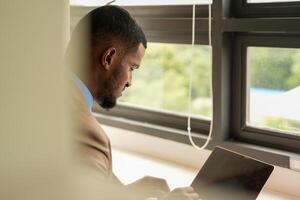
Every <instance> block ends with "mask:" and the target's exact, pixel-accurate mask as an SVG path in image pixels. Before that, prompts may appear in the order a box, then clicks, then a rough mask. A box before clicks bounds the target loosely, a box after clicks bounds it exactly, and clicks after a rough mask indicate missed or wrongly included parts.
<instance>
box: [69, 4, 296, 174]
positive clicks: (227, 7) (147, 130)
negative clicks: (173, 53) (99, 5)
mask: <svg viewBox="0 0 300 200" xmlns="http://www.w3.org/2000/svg"><path fill="white" fill-rule="evenodd" d="M245 2H246V1H245V0H241V1H236V0H218V1H214V2H213V4H212V14H213V19H212V31H213V32H212V46H213V49H212V58H213V60H212V79H213V96H214V98H213V113H212V116H213V119H214V124H213V130H212V140H211V141H210V143H209V145H208V147H207V148H208V149H213V148H214V146H216V145H220V146H223V147H225V148H229V149H232V150H235V151H238V152H240V153H243V154H246V155H248V156H251V157H254V158H257V159H260V160H263V161H265V162H269V163H272V164H275V165H278V166H282V167H287V168H288V167H289V158H290V156H293V154H294V153H296V154H297V153H299V152H300V150H299V148H298V147H300V145H299V142H298V140H299V139H300V137H296V138H290V137H289V138H287V139H286V137H282V135H278V133H275V132H273V131H271V133H269V132H267V133H266V132H265V131H261V130H260V129H255V128H254V129H253V128H250V127H247V128H246V129H245V127H244V126H243V123H242V122H243V115H244V114H245V110H244V111H243V109H244V107H243V101H244V100H245V97H244V96H243V95H245V94H244V93H243V87H244V86H245V83H243V81H242V80H245V79H244V78H243V76H244V75H245V74H244V75H243V73H244V71H243V70H244V69H243V66H245V65H243V62H244V61H245V60H244V61H242V59H245V57H246V54H245V50H243V48H245V44H248V45H249V44H251V45H255V44H256V45H273V46H274V45H276V43H277V42H278V41H281V40H282V43H281V44H284V45H286V46H287V47H291V46H293V45H295V44H294V43H292V42H291V41H290V40H289V39H286V38H289V37H295V38H296V37H299V38H300V26H298V25H299V19H298V16H300V14H299V11H300V9H299V11H297V10H295V9H294V8H292V6H294V5H296V6H297V8H298V7H300V2H299V3H298V2H296V4H295V2H292V3H288V4H286V3H268V4H267V5H264V4H261V3H260V4H256V5H254V4H253V5H249V4H245ZM282 4H284V5H282ZM258 5H260V6H262V5H263V6H266V7H264V8H261V9H260V8H257V6H258ZM274 6H275V7H276V8H275V10H274V11H271V12H268V10H266V9H269V8H270V7H274ZM290 8H291V9H290ZM92 9H93V7H85V8H82V7H71V16H72V17H74V18H77V19H78V18H79V17H80V16H83V15H84V14H86V13H87V12H88V11H89V10H92ZM125 9H127V10H128V11H129V12H130V13H131V14H132V15H133V16H134V18H135V19H136V20H137V21H138V23H139V24H140V25H141V26H142V28H143V29H144V31H145V34H146V36H147V39H148V41H150V42H164V43H178V44H181V43H182V44H190V43H191V34H190V33H191V20H192V18H191V16H192V6H146V7H145V6H133V7H125ZM168 20H170V21H171V22H172V23H171V25H170V26H167V25H169V23H168V24H166V22H168ZM74 24H75V23H74V22H73V23H72V21H71V29H72V27H74ZM182 30H183V31H182ZM266 38H269V39H266ZM278 38H279V40H277V39H278ZM195 39H196V40H195V43H196V44H201V45H207V44H208V6H207V5H205V6H204V5H197V6H196V38H195ZM248 41H249V43H247V42H248ZM245 42H246V43H245ZM297 47H299V46H298V42H297ZM242 84H244V85H242ZM245 91H246V90H245ZM244 103H245V102H244ZM93 111H94V115H95V117H96V118H97V120H98V121H99V122H100V123H103V124H106V125H110V126H115V127H119V128H124V129H128V130H132V131H136V132H139V133H143V134H148V135H152V136H156V137H161V138H165V139H168V140H172V141H177V142H181V143H185V144H190V142H189V140H188V137H187V133H186V124H187V123H186V120H187V119H185V117H184V116H178V115H177V114H174V113H168V112H162V111H156V110H151V109H143V108H136V107H130V106H125V105H118V106H116V108H114V109H112V110H111V111H109V112H107V111H105V110H103V109H100V108H99V107H97V106H94V108H93ZM245 116H246V115H245ZM245 116H244V117H245ZM244 121H245V120H244ZM191 126H192V131H193V132H192V136H193V137H194V139H195V143H196V144H199V145H202V144H203V143H204V142H205V140H206V138H207V134H208V132H209V127H210V121H207V120H204V119H197V118H192V121H191ZM260 132H262V133H261V134H260V135H261V136H260V137H257V135H258V134H257V133H260ZM270 138H271V139H270ZM294 139H295V140H296V141H293V140H294ZM282 141H283V142H282ZM282 143H283V144H282ZM297 145H298V147H297Z"/></svg>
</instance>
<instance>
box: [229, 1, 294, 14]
mask: <svg viewBox="0 0 300 200" xmlns="http://www.w3.org/2000/svg"><path fill="white" fill-rule="evenodd" d="M233 9H234V15H235V17H240V18H254V17H255V18H256V17H261V18H262V17H300V1H299V2H272V3H247V0H239V1H237V2H236V3H234V4H233Z"/></svg>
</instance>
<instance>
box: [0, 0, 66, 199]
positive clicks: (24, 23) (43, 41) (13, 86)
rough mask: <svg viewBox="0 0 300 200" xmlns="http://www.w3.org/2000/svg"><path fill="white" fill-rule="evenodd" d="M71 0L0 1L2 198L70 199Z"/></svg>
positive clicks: (0, 154)
mask: <svg viewBox="0 0 300 200" xmlns="http://www.w3.org/2000/svg"><path fill="white" fill-rule="evenodd" d="M68 10H69V2H68V1H67V0H61V1H53V0H42V1H39V0H26V1H17V0H6V1H5V0H1V1H0V57H1V58H0V199H3V200H4V199H5V200H14V199H22V200H27V199H28V200H35V199H39V200H40V199H49V200H50V199H51V200H53V199H56V200H57V199H67V198H66V195H65V194H66V193H65V188H66V184H67V179H66V176H67V173H66V172H67V169H68V168H67V165H68V164H69V163H68V162H67V160H68V158H69V156H67V155H68V151H66V150H68V149H69V146H68V145H69V141H70V140H69V138H68V135H67V133H68V132H67V130H68V125H67V123H66V119H67V118H66V114H67V112H65V104H64V98H65V96H64V94H65V89H64V87H63V81H64V68H63V66H62V62H61V61H62V58H63V51H64V47H65V45H66V39H67V37H68V35H67V33H68V30H69V22H68V19H69V11H68Z"/></svg>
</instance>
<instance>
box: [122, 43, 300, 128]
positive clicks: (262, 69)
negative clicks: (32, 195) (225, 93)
mask: <svg viewBox="0 0 300 200" xmlns="http://www.w3.org/2000/svg"><path fill="white" fill-rule="evenodd" d="M211 53H212V52H211V49H210V48H209V47H207V46H195V47H192V46H191V45H179V44H159V43H150V44H149V47H148V48H147V50H146V55H145V58H144V59H143V62H142V66H141V67H140V69H139V70H136V71H135V72H134V75H133V82H132V87H131V88H130V89H129V90H127V91H126V94H125V95H124V96H123V97H122V98H121V102H123V103H129V104H133V105H135V106H142V107H146V108H151V109H160V110H161V109H162V110H165V111H171V112H177V113H183V114H184V113H187V111H188V89H189V73H190V70H191V69H192V70H193V73H192V74H193V87H192V113H193V114H195V115H197V116H200V117H211V106H212V102H211V98H210V97H211V95H210V84H211V66H212V63H211ZM247 56H248V67H249V68H248V70H249V71H248V72H249V74H250V76H249V78H250V87H251V88H265V89H272V90H282V91H287V90H290V89H292V88H295V87H298V86H299V85H300V50H298V49H288V48H265V47H250V48H249V49H248V54H247ZM299 101H300V99H299ZM294 106H295V105H294ZM260 125H263V126H268V127H273V128H279V129H282V130H294V129H296V130H298V131H299V130H300V119H299V121H290V120H287V119H283V118H272V117H267V118H265V119H263V120H262V121H261V122H260Z"/></svg>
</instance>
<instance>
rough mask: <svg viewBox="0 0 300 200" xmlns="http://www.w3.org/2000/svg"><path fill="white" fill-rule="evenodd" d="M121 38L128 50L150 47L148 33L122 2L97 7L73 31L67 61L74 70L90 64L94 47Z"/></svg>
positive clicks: (102, 45)
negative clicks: (119, 4)
mask: <svg viewBox="0 0 300 200" xmlns="http://www.w3.org/2000/svg"><path fill="white" fill-rule="evenodd" d="M114 42H119V43H121V45H123V46H122V47H123V49H124V50H125V51H126V50H128V49H131V48H135V47H138V45H139V44H140V43H142V44H143V46H144V48H145V49H146V48H147V40H146V37H145V34H144V32H143V30H142V29H141V27H140V26H139V25H138V24H137V22H136V21H135V20H134V19H133V18H132V17H131V15H130V14H129V13H128V12H127V11H126V10H125V9H123V8H121V7H119V6H113V5H107V6H102V7H99V8H96V9H94V10H92V11H91V12H89V13H88V14H87V15H86V16H84V17H83V18H82V19H81V20H80V21H79V22H78V24H77V25H76V27H75V28H74V30H73V32H72V36H71V40H70V42H69V45H68V48H67V51H66V65H68V66H69V67H71V68H73V71H78V70H81V69H82V67H85V66H86V65H88V62H89V59H88V58H89V55H90V52H91V49H92V48H99V49H105V48H108V47H110V46H111V45H113V44H114Z"/></svg>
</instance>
